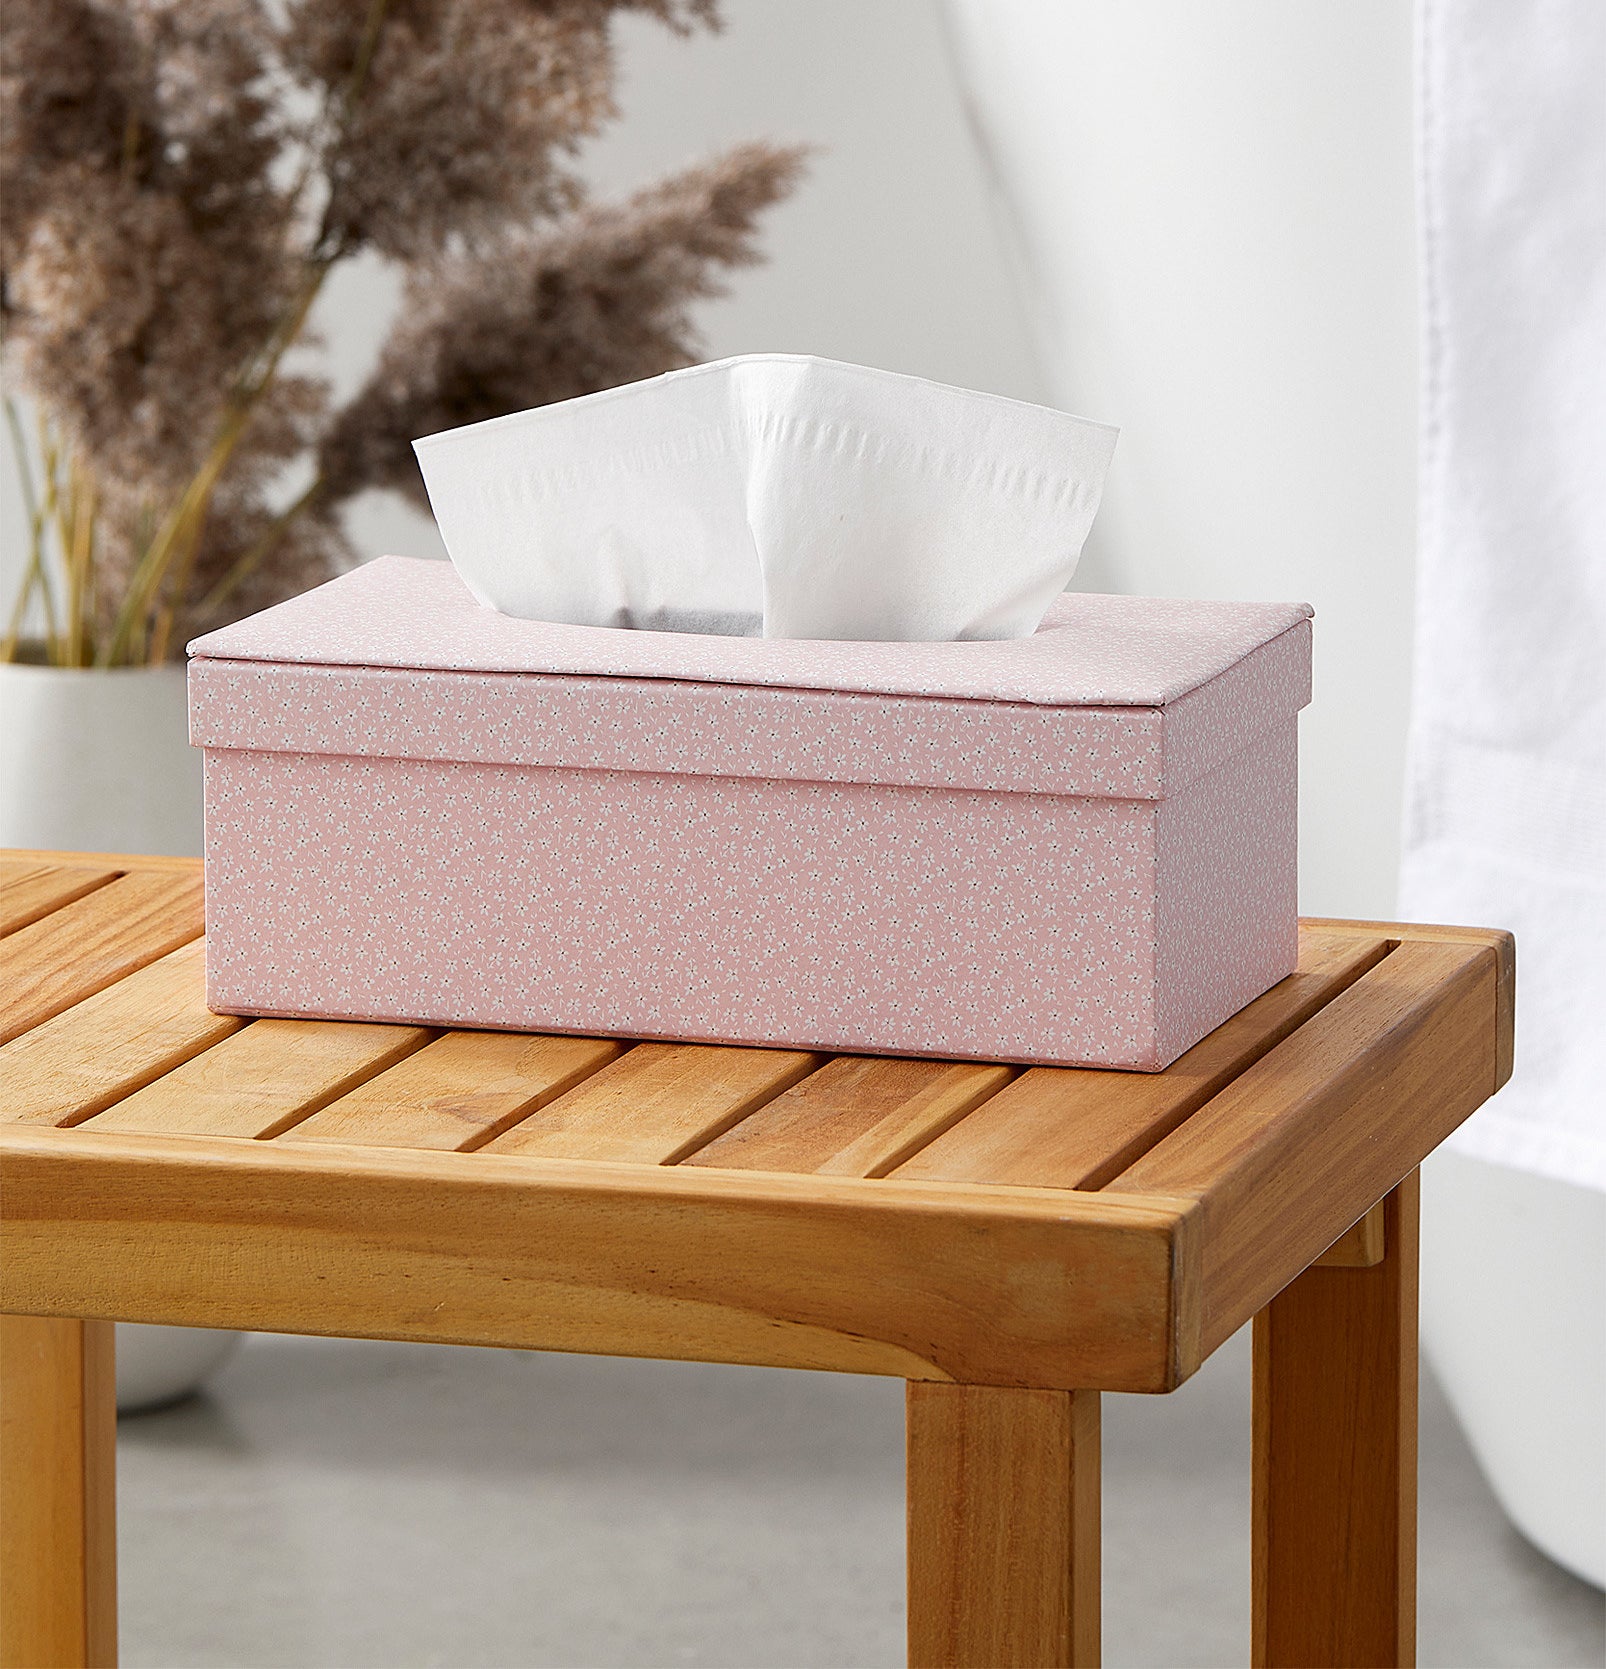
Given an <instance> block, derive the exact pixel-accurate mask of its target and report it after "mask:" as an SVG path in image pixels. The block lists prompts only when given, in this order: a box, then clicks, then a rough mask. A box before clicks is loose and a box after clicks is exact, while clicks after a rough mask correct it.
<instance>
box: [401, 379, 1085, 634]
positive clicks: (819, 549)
mask: <svg viewBox="0 0 1606 1669" xmlns="http://www.w3.org/2000/svg"><path fill="white" fill-rule="evenodd" d="M1115 438H1116V431H1115V430H1114V429H1112V428H1109V427H1107V426H1106V425H1104V424H1101V423H1089V422H1086V421H1084V420H1083V419H1081V418H1076V417H1068V416H1066V415H1065V413H1063V412H1058V411H1050V410H1049V409H1048V408H1047V407H1044V406H1032V405H1027V404H1024V403H1023V402H1021V401H1019V400H1006V399H1002V398H1000V397H999V396H997V395H992V394H979V393H975V392H973V391H971V390H968V389H961V388H949V387H946V386H944V385H943V384H941V383H934V382H927V381H925V380H924V379H922V378H919V377H904V376H897V375H895V374H894V373H892V372H890V371H875V370H870V369H868V368H867V367H865V366H860V365H843V364H838V363H836V362H835V361H832V360H825V359H814V358H812V357H809V356H807V355H799V354H750V355H744V356H742V357H740V358H736V359H726V360H719V361H717V362H715V363H713V364H709V365H695V366H692V367H691V368H690V369H689V370H685V371H671V372H670V373H669V374H668V375H667V376H662V377H654V378H651V379H650V380H649V381H646V382H639V383H631V384H628V385H627V386H625V387H623V388H612V389H607V390H605V391H603V392H602V393H600V394H588V395H585V396H583V397H582V398H580V399H577V400H565V401H563V402H561V403H559V404H556V405H550V406H539V407H537V408H535V409H534V410H533V411H525V412H517V413H515V414H514V415H512V416H509V417H498V418H493V419H492V420H491V421H490V422H487V423H475V424H471V425H469V426H468V427H466V428H462V429H449V430H446V431H444V432H443V433H440V434H435V435H428V436H426V437H424V438H423V439H422V440H418V441H415V442H414V443H413V445H414V450H415V451H416V452H417V454H418V462H419V466H420V468H421V469H422V470H423V474H424V484H425V486H426V487H427V488H428V490H429V497H430V503H431V505H432V506H433V508H434V511H435V519H436V521H437V523H438V524H439V526H440V530H441V536H442V538H443V539H444V540H445V542H446V549H447V552H448V554H449V555H450V556H451V559H452V561H453V563H454V564H455V565H456V567H457V571H458V572H459V573H460V574H461V575H462V577H463V580H464V582H465V583H466V584H467V585H468V587H469V589H470V590H471V591H472V592H473V593H474V595H475V596H476V597H477V598H478V599H479V600H480V602H482V603H484V604H486V605H488V606H489V607H491V608H494V609H497V610H499V611H500V612H502V613H504V614H512V615H519V616H522V617H524V618H526V619H534V620H554V621H564V622H568V623H571V624H575V625H588V626H626V627H638V628H649V629H653V630H659V631H688V632H717V633H725V634H730V635H736V636H758V635H763V636H765V637H785V638H850V639H865V640H880V641H893V640H898V641H925V642H949V641H954V640H957V639H964V638H1010V637H1026V636H1028V635H1030V634H1031V633H1032V632H1033V631H1035V630H1036V629H1037V625H1038V623H1039V621H1041V619H1042V617H1043V614H1044V611H1045V610H1046V609H1047V608H1048V605H1049V604H1050V603H1051V602H1052V601H1053V599H1054V598H1055V597H1056V596H1057V595H1058V594H1059V593H1060V592H1061V591H1063V590H1064V589H1065V586H1066V583H1067V582H1068V581H1069V579H1070V577H1071V575H1072V573H1073V572H1074V571H1075V569H1076V563H1077V559H1078V557H1079V556H1080V555H1081V551H1082V542H1083V540H1084V539H1085V538H1086V537H1087V532H1088V529H1089V527H1090V526H1091V525H1092V522H1093V516H1094V513H1095V512H1096V511H1097V509H1098V504H1099V495H1100V493H1101V491H1102V490H1103V485H1104V476H1105V472H1106V470H1107V469H1108V468H1109V463H1110V455H1111V453H1112V452H1113V450H1114V447H1115Z"/></svg>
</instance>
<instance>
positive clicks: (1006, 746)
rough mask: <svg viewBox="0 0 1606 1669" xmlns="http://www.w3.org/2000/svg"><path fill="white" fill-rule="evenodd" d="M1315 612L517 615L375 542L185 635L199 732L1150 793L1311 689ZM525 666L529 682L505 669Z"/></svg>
mask: <svg viewBox="0 0 1606 1669" xmlns="http://www.w3.org/2000/svg"><path fill="white" fill-rule="evenodd" d="M1310 617H1311V610H1310V608H1309V607H1308V606H1306V605H1303V604H1268V603H1228V602H1200V601H1185V600H1180V599H1172V598H1151V597H1119V596H1099V595H1093V594H1088V593H1069V594H1067V595H1066V596H1064V597H1062V598H1060V599H1059V600H1058V601H1057V602H1056V603H1055V605H1054V607H1053V608H1052V609H1051V610H1050V611H1049V614H1048V615H1047V617H1046V618H1045V619H1044V622H1043V625H1042V627H1041V628H1040V629H1039V630H1038V631H1037V632H1036V633H1035V634H1034V635H1033V636H1031V637H1029V638H1016V639H1008V640H993V641H985V642H965V643H860V642H838V641H829V640H809V641H798V640H785V639H765V638H735V637H704V636H696V635H692V634H684V633H670V632H644V631H625V630H613V629H609V628H605V627H595V626H571V625H560V624H552V623H548V622H544V621H533V620H520V619H514V618H512V617H511V616H507V615H502V614H498V613H496V612H495V611H493V610H491V609H487V608H483V607H481V606H480V604H479V603H477V602H476V601H475V600H474V598H473V597H472V595H471V594H470V593H469V591H468V589H467V587H466V586H465V585H464V584H463V582H462V581H461V580H460V579H459V578H458V576H457V574H456V572H455V570H454V569H453V568H452V567H451V566H450V564H448V563H444V562H435V561H423V560H416V559H410V558H405V557H382V558H380V559H379V560H377V561H375V562H371V563H368V564H366V565H365V566H363V567H361V568H358V569H355V570H353V571H352V572H351V573H348V574H345V575H342V576H341V577H340V578H338V579H335V580H331V581H330V582H329V583H327V584H326V585H322V586H319V587H317V588H316V589H314V590H312V591H309V592H306V593H304V594H303V595H302V596H299V597H294V598H292V599H290V600H289V601H288V602H285V603H280V604H278V605H277V606H275V607H273V608H270V609H266V610H264V611H263V612H262V613H260V614H257V615H254V616H252V617H250V618H249V619H246V620H242V621H240V622H238V623H237V624H235V625H232V626H228V627H225V628H223V629H222V630H221V631H216V632H212V633H210V634H209V635H207V636H205V637H202V638H199V639H197V640H196V641H195V642H193V643H192V644H191V645H190V646H189V647H190V654H191V656H192V661H191V669H190V687H191V695H190V731H191V740H192V741H193V742H194V743H195V744H196V745H198V746H202V747H231V748H243V749H258V750H261V751H268V752H299V753H326V754H343V755H357V756H361V755H365V754H367V755H382V756H389V757H404V758H433V759H449V760H455V761H460V762H467V763H483V764H515V765H562V766H568V767H571V768H581V769H586V768H589V769H612V770H636V771H658V770H668V771H679V772H686V773H691V774H705V775H735V776H783V777H806V778H808V779H809V780H814V781H828V782H829V781H857V782H879V783H888V784H900V783H902V784H908V785H911V786H932V787H945V788H986V789H1008V790H1015V791H1024V792H1047V793H1062V794H1089V795H1096V796H1100V797H1108V798H1120V799H1160V798H1164V797H1165V796H1166V795H1167V794H1169V793H1174V792H1176V791H1177V790H1178V789H1179V788H1181V787H1183V786H1185V785H1186V783H1187V782H1189V781H1192V780H1193V779H1195V778H1196V777H1198V776H1200V775H1202V774H1203V773H1204V772H1205V771H1207V770H1209V769H1211V768H1212V767H1213V766H1214V765H1216V764H1218V763H1219V762H1220V761H1222V760H1223V759H1225V758H1227V757H1229V756H1230V755H1231V754H1233V753H1235V752H1236V751H1238V749H1239V748H1240V747H1242V746H1244V745H1246V744H1247V743H1248V742H1249V741H1251V740H1253V738H1254V737H1255V736H1257V735H1258V734H1260V733H1261V732H1262V731H1264V730H1265V729H1266V728H1267V727H1269V726H1270V725H1272V724H1273V723H1275V722H1276V721H1277V720H1279V719H1283V718H1287V717H1290V716H1291V715H1292V714H1293V712H1294V711H1296V710H1297V709H1298V708H1300V707H1302V706H1304V705H1305V704H1306V702H1307V701H1308V700H1309V699H1310V625H1309V621H1310ZM519 675H522V676H519Z"/></svg>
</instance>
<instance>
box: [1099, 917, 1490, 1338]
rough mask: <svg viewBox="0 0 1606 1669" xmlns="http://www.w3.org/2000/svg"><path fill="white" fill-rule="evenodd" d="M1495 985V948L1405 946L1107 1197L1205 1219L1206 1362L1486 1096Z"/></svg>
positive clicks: (1190, 1122)
mask: <svg viewBox="0 0 1606 1669" xmlns="http://www.w3.org/2000/svg"><path fill="white" fill-rule="evenodd" d="M1498 982H1499V969H1498V961H1497V957H1496V953H1495V951H1494V950H1493V949H1492V948H1491V947H1489V946H1486V945H1479V944H1469V943H1455V942H1448V941H1447V942H1444V943H1430V942H1427V941H1406V942H1404V943H1402V944H1401V945H1400V946H1399V948H1398V949H1396V950H1395V951H1393V952H1392V953H1391V954H1390V955H1389V956H1387V957H1386V958H1384V960H1383V961H1382V962H1380V963H1379V964H1378V965H1377V966H1376V967H1375V968H1373V969H1372V970H1371V972H1369V973H1368V974H1367V975H1366V976H1365V977H1364V978H1363V979H1361V980H1359V981H1357V982H1356V983H1355V984H1354V985H1352V986H1351V987H1350V988H1349V990H1347V991H1345V992H1344V993H1343V994H1342V995H1341V996H1339V997H1337V998H1335V999H1334V1000H1333V1001H1332V1002H1331V1003H1330V1004H1328V1006H1327V1007H1326V1008H1324V1009H1323V1010H1322V1012H1321V1013H1320V1014H1318V1015H1317V1016H1316V1017H1315V1018H1314V1019H1313V1020H1310V1021H1309V1022H1307V1023H1306V1024H1305V1025H1304V1026H1302V1027H1301V1028H1300V1029H1299V1030H1298V1031H1297V1032H1296V1033H1295V1034H1294V1035H1293V1036H1292V1037H1290V1038H1288V1039H1287V1041H1285V1042H1284V1043H1282V1044H1280V1045H1279V1046H1278V1047H1277V1048H1276V1049H1274V1050H1273V1051H1272V1052H1271V1053H1270V1054H1269V1055H1267V1056H1266V1057H1265V1058H1264V1059H1262V1060H1260V1061H1257V1062H1256V1064H1255V1065H1254V1066H1252V1067H1250V1069H1249V1070H1248V1071H1247V1072H1245V1073H1244V1074H1243V1076H1242V1077H1240V1078H1238V1079H1236V1080H1235V1081H1234V1082H1233V1083H1231V1084H1230V1085H1228V1087H1227V1088H1226V1089H1225V1090H1223V1091H1222V1092H1221V1094H1220V1095H1218V1096H1216V1097H1215V1099H1214V1100H1212V1101H1211V1102H1210V1103H1209V1104H1208V1105H1207V1106H1206V1107H1204V1108H1203V1109H1201V1110H1200V1111H1199V1112H1197V1113H1195V1114H1194V1115H1193V1117H1192V1118H1190V1119H1189V1120H1188V1121H1187V1123H1186V1124H1184V1125H1183V1126H1182V1127H1181V1128H1180V1129H1179V1130H1177V1131H1175V1132H1174V1133H1173V1134H1172V1135H1170V1136H1168V1137H1167V1138H1166V1139H1165V1140H1164V1141H1163V1142H1161V1143H1160V1144H1159V1145H1158V1146H1157V1147H1155V1148H1154V1149H1152V1150H1151V1151H1150V1152H1149V1153H1147V1154H1145V1155H1144V1156H1143V1158H1142V1159H1140V1160H1139V1161H1138V1162H1137V1164H1135V1165H1133V1166H1132V1167H1131V1168H1130V1169H1129V1170H1127V1171H1124V1172H1123V1173H1122V1174H1121V1175H1120V1176H1119V1177H1117V1178H1116V1179H1115V1181H1114V1182H1112V1183H1111V1184H1110V1186H1111V1188H1112V1189H1114V1190H1115V1191H1116V1192H1118V1193H1121V1194H1143V1193H1148V1192H1151V1191H1152V1192H1154V1193H1159V1194H1165V1195H1185V1196H1188V1197H1190V1198H1193V1199H1197V1200H1199V1201H1200V1203H1201V1205H1202V1206H1203V1208H1204V1215H1203V1218H1202V1229H1203V1233H1204V1238H1205V1246H1204V1257H1203V1280H1204V1283H1205V1308H1204V1336H1203V1344H1204V1348H1205V1350H1206V1352H1207V1353H1208V1352H1209V1351H1211V1350H1213V1349H1214V1348H1215V1347H1216V1346H1217V1345H1218V1344H1220V1343H1221V1342H1222V1341H1223V1340H1224V1339H1226V1338H1228V1337H1229V1336H1230V1335H1231V1334H1232V1333H1234V1332H1236V1331H1237V1329H1238V1328H1239V1327H1240V1326H1242V1325H1243V1323H1244V1322H1245V1321H1247V1320H1248V1319H1249V1318H1250V1317H1251V1316H1252V1315H1254V1314H1255V1312H1256V1311H1257V1310H1259V1309H1260V1308H1261V1307H1262V1306H1263V1305H1264V1304H1266V1303H1267V1302H1269V1301H1270V1299H1271V1298H1272V1297H1273V1296H1274V1295H1275V1294H1276V1293H1277V1292H1279V1291H1280V1290H1281V1289H1282V1288H1283V1287H1284V1286H1286V1285H1287V1284H1288V1282H1289V1281H1291V1280H1292V1279H1293V1278H1294V1276H1296V1275H1297V1274H1299V1272H1300V1271H1301V1270H1303V1269H1305V1268H1306V1267H1307V1266H1308V1265H1309V1264H1310V1263H1311V1262H1312V1261H1314V1259H1316V1258H1317V1257H1318V1256H1319V1255H1320V1254H1321V1253H1322V1251H1323V1250H1325V1249H1326V1247H1328V1246H1330V1245H1331V1244H1332V1243H1333V1241H1334V1240H1335V1239H1336V1238H1337V1237H1338V1235H1339V1234H1340V1233H1342V1232H1343V1230H1344V1228H1345V1226H1346V1225H1347V1224H1349V1223H1352V1222H1354V1221H1355V1219H1356V1218H1357V1217H1358V1216H1359V1215H1360V1214H1361V1212H1363V1211H1364V1210H1366V1209H1368V1207H1369V1206H1370V1204H1371V1203H1372V1202H1373V1201H1375V1200H1377V1199H1379V1198H1381V1197H1382V1196H1383V1195H1384V1194H1385V1193H1387V1192H1388V1191H1389V1189H1391V1188H1392V1187H1394V1186H1395V1184H1397V1183H1398V1182H1399V1181H1400V1180H1401V1179H1402V1178H1403V1177H1405V1176H1408V1175H1409V1174H1410V1173H1411V1171H1413V1170H1414V1169H1415V1168H1416V1167H1417V1166H1418V1165H1419V1164H1420V1163H1421V1162H1422V1160H1423V1159H1424V1158H1425V1157H1426V1156H1427V1155H1428V1154H1429V1153H1431V1152H1432V1150H1433V1149H1434V1148H1435V1147H1437V1146H1438V1145H1439V1143H1440V1142H1442V1141H1443V1140H1444V1138H1445V1137H1446V1136H1448V1135H1449V1134H1450V1132H1451V1131H1452V1130H1454V1129H1455V1128H1456V1126H1457V1125H1458V1124H1460V1123H1461V1122H1462V1121H1463V1120H1464V1119H1465V1118H1467V1117H1468V1116H1469V1115H1470V1114H1471V1113H1472V1112H1473V1111H1474V1110H1475V1109H1476V1108H1477V1107H1478V1106H1479V1105H1480V1104H1481V1103H1482V1102H1483V1101H1485V1100H1486V1099H1487V1098H1488V1097H1489V1096H1490V1095H1492V1094H1493V1093H1494V1089H1495V1086H1496V1082H1497V1077H1498V1071H1497V1064H1498V1063H1497V1059H1496V1037H1495V1024H1494V1013H1495V1003H1496V997H1495V993H1496V990H1497V988H1498ZM1385 1109H1391V1110H1392V1112H1391V1113H1386V1111H1385Z"/></svg>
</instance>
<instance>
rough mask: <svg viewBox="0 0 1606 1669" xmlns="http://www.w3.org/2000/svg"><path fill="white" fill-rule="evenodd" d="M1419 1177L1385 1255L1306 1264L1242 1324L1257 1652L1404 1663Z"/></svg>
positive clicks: (1412, 1559) (1410, 1567)
mask: <svg viewBox="0 0 1606 1669" xmlns="http://www.w3.org/2000/svg"><path fill="white" fill-rule="evenodd" d="M1418 1202H1419V1187H1418V1179H1417V1176H1416V1174H1415V1173H1414V1172H1413V1173H1412V1174H1411V1175H1410V1176H1409V1177H1407V1178H1406V1180H1405V1181H1404V1182H1402V1183H1401V1184H1400V1185H1399V1187H1398V1188H1396V1189H1395V1190H1394V1192H1393V1193H1392V1194H1390V1195H1389V1196H1388V1199H1387V1201H1386V1202H1385V1207H1384V1213H1383V1261H1382V1262H1381V1263H1378V1264H1375V1265H1373V1266H1372V1267H1370V1268H1351V1269H1344V1268H1313V1269H1308V1270H1306V1272H1305V1273H1304V1274H1303V1275H1301V1276H1300V1277H1299V1279H1298V1280H1297V1281H1295V1282H1293V1284H1292V1285H1290V1286H1289V1287H1288V1288H1286V1289H1285V1290H1284V1291H1283V1292H1282V1293H1281V1294H1280V1295H1279V1296H1278V1297H1276V1298H1274V1299H1273V1300H1272V1301H1271V1303H1270V1304H1269V1305H1267V1307H1266V1308H1265V1309H1264V1310H1262V1311H1261V1313H1260V1314H1259V1315H1258V1316H1257V1317H1256V1318H1255V1484H1254V1492H1255V1493H1254V1583H1255V1591H1254V1662H1255V1663H1256V1665H1259V1666H1266V1669H1292V1666H1296V1665H1297V1666H1299V1669H1325V1666H1329V1665H1343V1666H1345V1669H1376V1666H1388V1669H1399V1666H1402V1665H1410V1664H1413V1663H1415V1661H1416V1386H1417V1378H1416V1376H1417V1354H1416V1323H1417V1315H1416V1281H1417V1212H1418Z"/></svg>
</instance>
